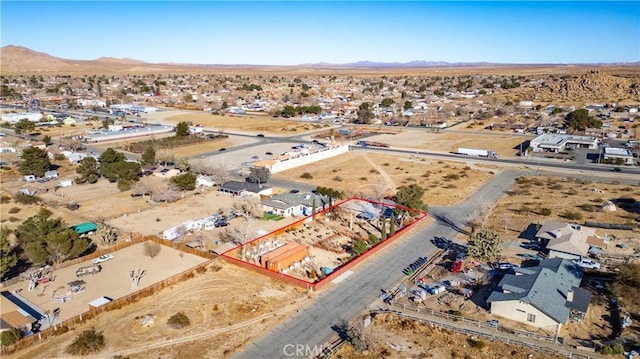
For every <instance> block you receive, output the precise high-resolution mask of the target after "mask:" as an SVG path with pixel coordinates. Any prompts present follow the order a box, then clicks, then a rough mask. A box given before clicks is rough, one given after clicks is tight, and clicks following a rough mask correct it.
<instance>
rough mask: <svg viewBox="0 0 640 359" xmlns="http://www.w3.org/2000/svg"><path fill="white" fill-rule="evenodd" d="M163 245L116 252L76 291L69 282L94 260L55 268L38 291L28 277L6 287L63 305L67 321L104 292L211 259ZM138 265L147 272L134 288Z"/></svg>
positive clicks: (121, 292) (40, 302)
mask: <svg viewBox="0 0 640 359" xmlns="http://www.w3.org/2000/svg"><path fill="white" fill-rule="evenodd" d="M160 248H161V250H160V253H159V254H158V255H157V256H156V257H155V258H151V257H148V256H145V255H144V246H143V243H140V244H136V245H133V246H130V247H127V248H124V249H121V250H119V251H117V252H114V253H113V256H114V259H112V260H110V261H107V262H103V263H102V264H101V266H102V271H101V272H100V273H98V274H95V275H86V276H83V277H82V278H80V280H82V281H84V282H86V285H85V286H84V287H85V289H84V290H83V291H82V292H80V293H77V294H75V295H73V294H69V293H68V290H69V286H68V285H67V283H69V282H71V281H74V280H77V279H78V278H76V275H75V273H76V270H77V269H78V268H80V267H82V266H87V265H90V264H91V262H90V261H86V262H83V263H80V264H76V265H73V266H69V267H66V268H63V269H59V270H56V271H54V273H53V275H54V276H55V280H54V281H53V282H49V283H46V284H40V285H38V287H36V289H35V290H34V291H31V292H29V291H27V288H28V283H27V282H26V281H22V282H19V283H17V284H15V285H12V286H9V287H7V288H6V290H8V291H14V290H16V291H20V295H22V296H23V297H25V298H26V299H28V300H29V301H31V302H32V303H34V304H35V305H37V306H38V307H39V308H41V309H42V310H44V311H53V310H54V309H56V308H60V320H61V321H65V320H67V319H69V318H71V317H74V316H76V315H79V314H80V313H84V312H86V311H88V310H89V305H88V303H89V302H91V301H92V300H94V299H97V298H100V297H102V296H107V297H109V298H112V299H118V298H121V297H124V296H126V295H129V294H131V293H134V292H136V291H137V290H139V289H143V288H146V287H148V286H150V285H152V284H154V283H156V282H159V281H162V280H163V279H165V278H168V277H170V276H172V275H175V274H178V273H180V272H182V271H185V270H187V269H189V268H192V267H195V266H197V265H198V264H200V263H204V262H206V261H207V260H206V259H205V258H202V257H198V256H195V255H193V254H188V253H183V252H180V251H178V250H175V249H173V248H170V247H166V246H161V247H160ZM138 269H141V270H145V271H146V274H145V275H144V276H143V277H142V279H141V280H140V284H139V287H138V289H134V288H132V287H131V283H130V281H129V271H131V270H138ZM62 297H66V298H67V299H66V301H65V302H64V303H63V302H61V299H60V300H56V299H55V298H62Z"/></svg>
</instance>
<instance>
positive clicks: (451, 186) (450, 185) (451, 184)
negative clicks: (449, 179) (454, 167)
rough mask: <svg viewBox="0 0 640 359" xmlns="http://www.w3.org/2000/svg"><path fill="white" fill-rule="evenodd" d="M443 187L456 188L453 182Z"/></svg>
mask: <svg viewBox="0 0 640 359" xmlns="http://www.w3.org/2000/svg"><path fill="white" fill-rule="evenodd" d="M445 188H448V189H452V188H457V187H456V185H454V184H453V183H449V184H448V185H447V186H446V187H445Z"/></svg>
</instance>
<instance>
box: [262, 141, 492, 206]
mask: <svg viewBox="0 0 640 359" xmlns="http://www.w3.org/2000/svg"><path fill="white" fill-rule="evenodd" d="M307 174H308V175H307ZM492 176H493V175H492V174H491V173H490V172H485V171H480V170H477V169H474V168H471V167H469V166H467V165H465V164H461V163H457V162H444V161H427V160H426V159H424V158H418V157H414V156H405V157H399V156H391V155H381V154H376V153H362V152H348V153H346V154H344V155H341V156H338V157H333V158H331V159H329V160H324V161H320V162H315V163H313V164H310V165H306V166H302V167H298V168H295V169H291V170H288V171H284V172H280V173H276V174H274V175H273V177H274V178H278V179H292V178H293V179H295V180H296V181H301V182H305V183H308V184H312V185H315V186H322V187H330V188H334V189H337V190H340V191H344V192H345V193H347V194H348V195H355V196H357V195H364V196H371V197H381V195H382V196H384V195H390V194H393V192H394V190H395V188H396V187H399V186H404V185H410V184H414V183H415V184H418V185H419V186H421V187H422V188H424V189H425V195H424V197H423V201H424V202H425V203H427V204H430V205H451V204H455V203H458V202H460V201H463V200H464V199H466V197H467V196H468V195H469V194H470V193H472V192H473V191H474V190H475V189H476V188H478V187H479V186H481V185H482V184H484V183H486V182H487V181H488V180H489V179H490V178H491V177H492Z"/></svg>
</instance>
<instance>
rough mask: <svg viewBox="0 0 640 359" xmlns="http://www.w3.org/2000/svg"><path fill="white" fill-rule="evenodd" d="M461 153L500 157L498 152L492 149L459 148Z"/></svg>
mask: <svg viewBox="0 0 640 359" xmlns="http://www.w3.org/2000/svg"><path fill="white" fill-rule="evenodd" d="M456 153H458V154H460V155H465V156H477V157H486V158H498V154H497V153H495V152H493V151H490V150H476V149H473V148H458V152H456Z"/></svg>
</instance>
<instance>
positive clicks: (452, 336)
mask: <svg viewBox="0 0 640 359" xmlns="http://www.w3.org/2000/svg"><path fill="white" fill-rule="evenodd" d="M363 337H364V338H365V341H366V342H367V343H369V349H368V350H367V352H363V353H358V352H356V351H354V349H353V347H352V346H351V345H349V344H348V345H346V346H344V347H343V348H341V349H340V350H339V351H338V352H337V353H336V354H334V355H333V358H336V359H337V358H340V359H352V358H353V359H356V358H362V357H370V358H389V359H405V358H506V357H509V358H513V359H546V358H560V357H556V356H553V355H549V354H542V353H538V352H536V351H535V350H533V349H529V348H522V347H518V346H513V345H508V344H505V343H502V342H499V341H495V342H491V341H488V340H481V342H483V343H484V344H485V345H484V346H482V345H477V344H476V343H475V340H474V339H473V338H471V337H469V336H467V335H464V334H460V333H454V332H451V331H448V330H443V329H439V328H434V327H432V326H429V325H427V324H423V323H420V322H417V321H413V320H410V319H405V318H400V317H398V316H397V315H395V314H392V313H389V314H386V313H385V314H377V315H376V316H375V317H374V318H373V320H372V322H371V325H369V326H368V327H367V328H366V329H364V332H363ZM365 354H366V356H365Z"/></svg>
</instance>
